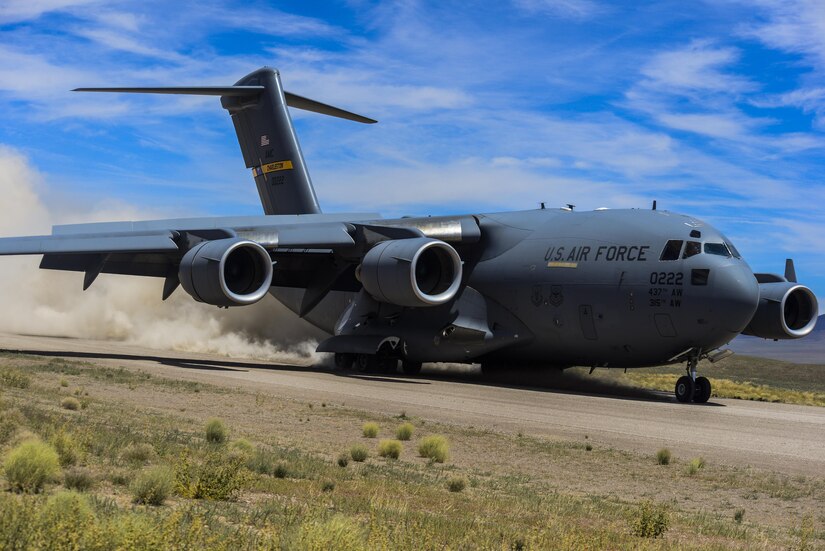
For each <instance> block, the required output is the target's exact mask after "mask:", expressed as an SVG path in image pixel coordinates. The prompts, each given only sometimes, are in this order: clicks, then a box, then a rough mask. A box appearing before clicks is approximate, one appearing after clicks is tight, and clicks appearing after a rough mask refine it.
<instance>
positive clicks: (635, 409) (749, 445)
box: [0, 334, 825, 476]
mask: <svg viewBox="0 0 825 551" xmlns="http://www.w3.org/2000/svg"><path fill="white" fill-rule="evenodd" d="M0 350H3V351H24V352H26V353H28V354H35V355H36V354H42V355H46V356H57V357H67V358H74V359H79V360H83V361H89V362H92V363H96V364H101V365H106V366H123V367H126V368H129V369H141V370H143V371H146V372H149V373H153V374H156V375H162V376H165V377H173V378H180V379H187V380H198V381H203V382H207V383H211V384H217V385H228V386H233V387H241V388H246V389H250V390H253V391H258V392H264V393H272V394H276V395H280V396H284V397H287V398H291V399H298V400H307V401H310V400H311V401H316V402H317V401H327V402H334V403H343V404H345V405H346V406H349V407H353V408H358V409H364V410H369V411H376V412H381V413H391V414H398V413H399V412H401V411H405V412H406V414H407V415H412V416H417V417H421V418H424V419H427V420H428V421H438V422H445V423H453V424H459V425H464V426H468V425H472V426H474V427H476V428H490V429H494V430H501V431H508V432H523V433H525V434H531V435H542V436H548V437H561V438H574V439H581V440H583V439H584V437H585V435H588V436H589V438H590V440H591V441H593V442H594V443H595V444H597V445H608V446H613V447H615V448H618V449H622V450H627V451H632V452H638V453H644V454H651V455H652V454H653V453H655V452H656V450H657V449H659V448H661V447H665V446H666V447H669V448H670V449H671V450H672V451H673V452H674V453H675V454H676V455H677V456H678V457H683V458H687V457H694V456H698V455H702V456H704V457H705V458H706V459H708V460H710V461H714V462H716V463H725V464H729V465H737V466H746V465H751V466H754V467H759V468H766V469H770V470H775V471H779V472H785V473H789V474H797V473H799V474H809V475H819V476H822V475H823V474H825V408H816V407H808V406H795V405H787V404H766V403H760V402H747V401H740V400H722V399H715V398H714V399H711V402H710V403H709V404H707V405H688V404H680V403H678V402H676V401H675V400H674V399H672V398H671V397H670V396H665V395H661V394H655V393H649V394H647V393H640V394H638V395H636V396H632V395H631V396H628V395H627V394H628V393H626V392H623V391H621V390H618V389H617V390H611V389H610V388H609V387H604V386H598V385H596V386H590V385H589V384H588V382H587V381H586V380H581V384H580V388H581V389H582V390H583V391H581V392H572V391H570V390H558V389H552V388H531V387H526V386H524V387H514V386H512V385H509V386H508V385H504V384H489V383H486V382H485V381H484V380H483V379H481V378H480V376H479V375H478V374H476V373H474V372H445V371H425V373H423V374H422V375H421V376H419V377H415V378H410V377H404V376H387V375H358V376H356V375H349V376H345V375H341V374H337V373H333V372H331V371H329V370H327V369H324V368H315V367H301V366H290V365H268V364H266V363H264V362H258V361H247V360H230V359H227V358H225V357H218V356H209V355H204V354H192V353H181V352H168V351H158V350H152V349H147V348H140V347H136V346H130V345H126V344H122V343H117V342H111V341H89V340H80V339H64V338H55V337H39V336H20V335H9V334H0ZM588 390H589V393H588ZM594 391H595V392H597V393H593V392H594Z"/></svg>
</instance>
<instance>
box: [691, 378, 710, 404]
mask: <svg viewBox="0 0 825 551" xmlns="http://www.w3.org/2000/svg"><path fill="white" fill-rule="evenodd" d="M710 392H711V386H710V381H709V380H708V379H707V377H696V390H695V391H694V394H693V401H694V402H695V403H697V404H704V403H705V402H707V401H708V400H709V399H710Z"/></svg>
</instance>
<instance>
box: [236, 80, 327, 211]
mask: <svg viewBox="0 0 825 551" xmlns="http://www.w3.org/2000/svg"><path fill="white" fill-rule="evenodd" d="M235 86H263V88H264V89H263V90H262V91H261V93H260V94H257V95H254V96H222V97H221V105H222V106H223V107H224V109H226V110H227V111H229V114H230V115H232V123H233V124H234V125H235V132H236V134H237V135H238V143H239V144H240V146H241V153H242V154H243V160H244V163H246V167H247V168H251V169H252V175H253V176H254V178H255V184H256V185H257V186H258V194H259V195H260V196H261V204H262V205H263V207H264V212H265V213H266V214H313V213H319V212H321V208H320V207H319V206H318V199H317V198H316V197H315V189H314V188H313V187H312V180H311V179H310V177H309V171H307V167H306V163H305V162H304V156H303V154H302V153H301V146H300V145H299V144H298V138H297V136H296V135H295V129H294V127H293V126H292V119H291V118H290V116H289V111H288V110H287V105H286V98H285V97H284V89H283V86H282V85H281V78H280V75H279V74H278V71H276V70H274V69H270V68H268V67H264V68H262V69H258V70H257V71H255V72H253V73H250V74H248V75H246V76H245V77H243V78H242V79H241V80H239V81H238V82H236V83H235Z"/></svg>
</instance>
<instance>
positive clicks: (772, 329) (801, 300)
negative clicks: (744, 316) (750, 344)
mask: <svg viewBox="0 0 825 551" xmlns="http://www.w3.org/2000/svg"><path fill="white" fill-rule="evenodd" d="M818 315H819V304H818V303H817V300H816V296H815V295H814V294H813V292H812V291H811V290H810V289H808V288H807V287H805V286H804V285H799V284H797V283H793V282H788V281H782V282H772V283H760V284H759V306H758V307H757V309H756V313H755V314H754V315H753V318H752V319H751V321H750V323H749V324H748V326H747V327H746V328H745V330H744V331H743V332H742V333H744V334H745V335H753V336H755V337H762V338H763V339H775V340H776V339H798V338H801V337H804V336H806V335H807V334H808V333H810V332H811V331H813V329H814V326H815V325H816V320H817V316H818Z"/></svg>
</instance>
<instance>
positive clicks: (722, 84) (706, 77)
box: [641, 40, 755, 95]
mask: <svg viewBox="0 0 825 551" xmlns="http://www.w3.org/2000/svg"><path fill="white" fill-rule="evenodd" d="M738 59H739V52H738V50H736V49H735V48H721V47H716V46H714V45H713V44H712V43H710V42H708V41H701V40H699V41H693V42H692V43H691V44H689V45H688V46H687V47H685V48H680V49H677V50H669V51H665V52H661V53H659V54H656V55H655V56H654V57H653V58H652V59H651V60H650V61H649V62H648V63H646V64H645V65H644V66H643V67H642V69H641V74H642V75H644V76H645V77H647V79H648V80H647V81H645V82H643V83H642V86H644V87H645V88H654V89H657V90H661V91H666V92H667V93H670V94H687V95H690V94H692V93H694V92H697V91H698V92H718V93H723V94H725V95H731V94H737V93H741V92H746V91H750V90H753V89H754V87H755V86H754V84H753V83H752V82H750V81H749V80H748V79H747V78H745V77H742V76H740V75H736V74H732V73H730V72H727V71H726V69H728V68H730V67H731V66H732V65H733V64H735V63H736V61H737V60H738Z"/></svg>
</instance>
